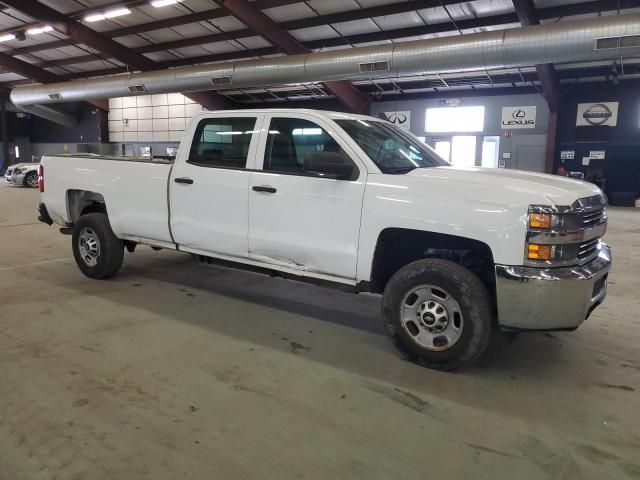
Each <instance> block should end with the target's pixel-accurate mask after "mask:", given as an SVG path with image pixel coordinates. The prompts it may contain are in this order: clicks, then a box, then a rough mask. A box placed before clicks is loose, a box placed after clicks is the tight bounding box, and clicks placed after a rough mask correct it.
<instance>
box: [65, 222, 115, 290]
mask: <svg viewBox="0 0 640 480" xmlns="http://www.w3.org/2000/svg"><path fill="white" fill-rule="evenodd" d="M83 236H85V237H86V236H90V238H91V241H92V243H94V242H95V243H97V245H98V247H97V254H95V251H96V250H93V253H94V254H93V255H92V254H91V253H90V252H88V248H87V247H86V245H87V243H86V242H85V244H84V245H85V246H84V247H83V246H81V237H83ZM72 248H73V256H74V257H75V259H76V263H77V264H78V268H80V270H81V271H82V273H84V274H85V275H86V276H87V277H89V278H95V279H103V278H109V277H111V276H113V275H115V274H116V273H117V272H118V270H120V266H121V265H122V259H123V258H124V242H123V241H122V240H120V239H119V238H117V237H116V236H115V235H114V233H113V230H111V225H109V218H108V217H107V215H106V214H104V213H88V214H86V215H82V216H81V217H80V218H79V219H78V221H77V222H76V223H75V225H74V226H73V240H72ZM83 248H84V249H85V250H84V253H89V255H88V257H87V256H84V257H83V251H82V249H83ZM87 258H90V259H91V260H92V261H87V260H86V259H87ZM94 262H95V264H93V263H94Z"/></svg>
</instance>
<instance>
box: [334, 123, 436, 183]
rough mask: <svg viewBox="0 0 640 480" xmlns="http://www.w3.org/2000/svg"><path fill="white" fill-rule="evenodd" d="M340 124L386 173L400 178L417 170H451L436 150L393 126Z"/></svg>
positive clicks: (383, 124)
mask: <svg viewBox="0 0 640 480" xmlns="http://www.w3.org/2000/svg"><path fill="white" fill-rule="evenodd" d="M336 123H337V124H338V125H340V126H341V127H342V128H343V129H344V131H345V132H347V134H348V135H349V136H350V137H351V138H353V140H355V142H356V143H357V144H358V145H359V146H360V148H362V150H364V152H365V153H366V154H367V155H368V156H369V158H371V160H373V162H374V163H375V164H376V165H377V166H378V168H379V169H380V171H382V173H391V174H399V173H407V172H410V171H411V170H413V169H415V168H425V167H443V166H449V163H448V162H446V161H445V160H443V159H442V158H441V157H440V156H439V155H438V154H437V153H436V152H435V151H434V150H432V149H431V148H429V147H428V146H427V145H425V144H424V143H422V142H421V141H420V140H418V139H417V138H415V137H413V136H412V135H410V134H408V133H406V132H404V131H402V130H401V129H399V128H398V127H395V126H393V125H392V124H390V123H387V122H378V121H372V120H366V121H365V120H336Z"/></svg>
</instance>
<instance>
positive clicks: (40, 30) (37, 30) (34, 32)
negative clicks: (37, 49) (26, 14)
mask: <svg viewBox="0 0 640 480" xmlns="http://www.w3.org/2000/svg"><path fill="white" fill-rule="evenodd" d="M51 30H53V27H52V26H51V25H44V26H43V27H35V28H30V29H29V30H27V35H38V34H40V33H46V32H50V31H51Z"/></svg>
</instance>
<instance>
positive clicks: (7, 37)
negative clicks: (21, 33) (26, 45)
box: [0, 33, 16, 42]
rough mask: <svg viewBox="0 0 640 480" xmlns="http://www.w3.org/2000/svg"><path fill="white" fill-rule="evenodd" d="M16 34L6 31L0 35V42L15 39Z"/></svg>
mask: <svg viewBox="0 0 640 480" xmlns="http://www.w3.org/2000/svg"><path fill="white" fill-rule="evenodd" d="M15 39H16V36H15V35H14V34H13V33H7V34H5V35H2V36H0V42H8V41H9V40H15Z"/></svg>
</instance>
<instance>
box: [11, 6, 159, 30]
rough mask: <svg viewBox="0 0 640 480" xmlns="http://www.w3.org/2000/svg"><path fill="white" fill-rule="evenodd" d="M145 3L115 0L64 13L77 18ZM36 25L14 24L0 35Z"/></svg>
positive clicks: (33, 23) (36, 23) (35, 23)
mask: <svg viewBox="0 0 640 480" xmlns="http://www.w3.org/2000/svg"><path fill="white" fill-rule="evenodd" d="M147 3H148V0H116V1H115V2H109V3H106V4H104V5H101V6H99V7H90V8H83V9H82V10H74V11H73V12H70V13H67V14H66V15H67V16H68V17H71V18H75V19H79V18H84V17H86V16H87V15H91V14H92V13H100V12H104V11H105V10H109V9H110V8H115V7H129V8H133V7H139V6H140V5H145V4H147ZM12 8H13V7H12ZM14 10H15V9H14ZM37 25H39V23H38V22H32V23H25V24H22V25H15V26H13V27H10V28H5V29H3V30H0V35H2V34H4V33H9V32H15V31H17V30H25V29H27V28H31V27H35V26H37Z"/></svg>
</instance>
